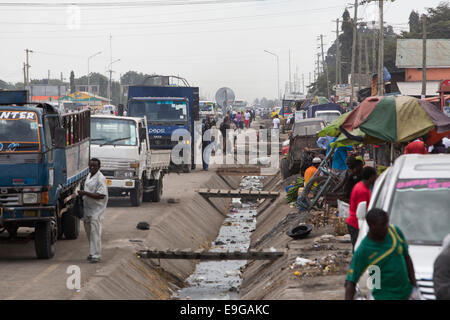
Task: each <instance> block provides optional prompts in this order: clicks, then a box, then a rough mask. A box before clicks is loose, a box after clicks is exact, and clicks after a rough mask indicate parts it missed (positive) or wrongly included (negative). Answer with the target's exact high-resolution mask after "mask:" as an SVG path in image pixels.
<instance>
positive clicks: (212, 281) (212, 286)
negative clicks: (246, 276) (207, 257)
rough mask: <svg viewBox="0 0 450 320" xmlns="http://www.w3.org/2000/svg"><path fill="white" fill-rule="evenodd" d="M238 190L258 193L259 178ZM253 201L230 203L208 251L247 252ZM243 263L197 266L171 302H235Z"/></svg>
mask: <svg viewBox="0 0 450 320" xmlns="http://www.w3.org/2000/svg"><path fill="white" fill-rule="evenodd" d="M240 188H241V189H246V190H247V189H252V190H262V177H244V178H243V179H242V182H241V186H240ZM255 204H256V201H253V202H241V201H240V199H233V205H232V206H231V207H240V206H241V205H242V207H241V208H234V209H232V210H231V211H232V212H229V214H228V216H227V218H226V219H225V221H224V223H223V225H222V227H221V228H220V231H219V235H218V237H217V238H216V240H215V241H213V243H212V247H211V250H210V251H213V252H220V251H227V250H229V251H247V250H248V249H249V247H250V235H251V233H252V232H253V231H254V230H255V227H256V210H255ZM246 263H247V261H245V260H224V261H204V262H200V263H199V264H198V265H197V267H196V270H195V272H194V273H193V274H192V275H191V276H190V277H189V278H188V279H187V283H188V284H189V286H188V287H186V288H184V289H181V290H180V291H179V292H178V294H177V295H176V296H174V297H173V298H174V299H181V300H185V299H186V300H187V299H190V300H204V299H207V300H237V299H238V290H239V286H240V284H241V282H242V278H241V268H242V267H244V266H245V264H246Z"/></svg>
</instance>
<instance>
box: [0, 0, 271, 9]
mask: <svg viewBox="0 0 450 320" xmlns="http://www.w3.org/2000/svg"><path fill="white" fill-rule="evenodd" d="M244 2H266V0H192V1H186V0H172V1H169V0H164V1H129V2H123V1H122V2H119V1H116V2H114V1H111V2H55V3H52V2H4V3H0V7H41V8H46V7H53V8H55V7H67V6H77V7H153V6H157V7H166V6H185V5H204V4H228V3H244Z"/></svg>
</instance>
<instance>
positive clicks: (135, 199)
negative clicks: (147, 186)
mask: <svg viewBox="0 0 450 320" xmlns="http://www.w3.org/2000/svg"><path fill="white" fill-rule="evenodd" d="M143 197H144V188H143V187H142V183H141V181H136V187H135V188H134V189H133V190H131V191H130V200H131V205H132V206H133V207H139V206H140V205H141V204H142V200H143Z"/></svg>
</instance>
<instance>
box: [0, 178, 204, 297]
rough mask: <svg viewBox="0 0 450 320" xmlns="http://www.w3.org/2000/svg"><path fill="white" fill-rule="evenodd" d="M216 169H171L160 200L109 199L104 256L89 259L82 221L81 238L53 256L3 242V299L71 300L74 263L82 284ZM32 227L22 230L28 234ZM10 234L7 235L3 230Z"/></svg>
mask: <svg viewBox="0 0 450 320" xmlns="http://www.w3.org/2000/svg"><path fill="white" fill-rule="evenodd" d="M211 174H212V172H208V173H206V172H204V171H201V170H196V171H194V172H192V173H189V174H176V173H171V174H169V175H167V176H166V177H165V178H164V190H163V198H162V201H161V202H160V203H152V202H150V203H143V204H142V206H141V207H138V208H136V207H131V205H130V202H129V200H128V199H125V198H112V199H110V201H109V203H108V208H107V211H106V214H105V220H104V224H103V230H104V231H103V261H102V263H99V264H90V263H88V262H87V260H86V257H87V255H88V253H89V246H88V242H87V238H86V234H85V231H84V228H83V224H82V223H81V227H80V236H79V238H78V239H76V240H60V241H58V242H57V244H56V255H55V257H54V258H53V259H50V260H38V259H36V257H35V252H34V241H29V242H28V243H26V244H23V243H20V244H19V243H7V242H5V241H0V274H1V281H0V299H70V298H71V297H72V296H73V295H76V293H75V292H74V291H73V290H68V289H67V288H66V281H67V278H68V276H69V275H68V274H67V273H66V271H67V268H68V267H69V266H70V265H77V266H79V267H80V269H81V285H82V286H83V283H85V282H86V281H88V280H89V279H91V278H92V277H95V274H96V272H97V271H98V270H99V269H100V268H102V267H104V266H107V265H108V263H110V262H111V260H112V258H113V257H114V254H115V252H116V249H115V248H116V247H120V246H124V245H129V244H130V241H129V240H130V239H142V238H144V237H146V235H147V233H148V231H142V230H138V229H136V225H137V223H138V222H140V221H147V222H149V223H152V220H155V219H159V218H161V217H162V216H163V215H164V214H166V213H167V212H169V211H170V210H173V209H174V206H182V205H183V201H188V199H189V197H191V198H192V196H193V192H194V189H195V188H198V187H199V186H201V184H202V183H203V182H205V181H207V180H208V179H209V177H210V175H211ZM169 197H176V198H179V199H180V200H181V201H180V203H179V204H170V205H169V204H168V203H167V199H168V198H169ZM31 231H32V230H31V229H28V228H21V229H19V233H21V236H22V235H25V234H26V233H28V234H29V233H30V232H31ZM2 236H5V235H2Z"/></svg>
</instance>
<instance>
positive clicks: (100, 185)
mask: <svg viewBox="0 0 450 320" xmlns="http://www.w3.org/2000/svg"><path fill="white" fill-rule="evenodd" d="M89 172H90V173H89V175H88V177H87V178H86V181H85V183H84V190H80V191H78V194H79V195H80V196H82V197H83V206H84V216H83V222H84V229H85V230H86V234H87V237H88V241H89V256H88V258H87V259H88V261H89V262H91V263H96V262H99V261H100V259H101V255H102V239H101V237H102V220H103V214H104V213H105V210H106V204H107V203H108V188H107V186H106V179H105V177H104V176H103V174H102V173H101V172H100V160H98V159H96V158H92V159H91V161H90V162H89Z"/></svg>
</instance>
